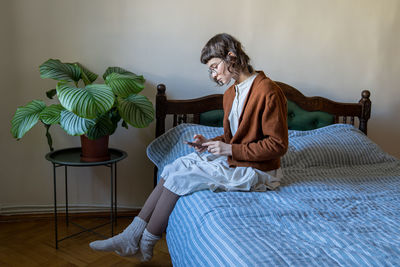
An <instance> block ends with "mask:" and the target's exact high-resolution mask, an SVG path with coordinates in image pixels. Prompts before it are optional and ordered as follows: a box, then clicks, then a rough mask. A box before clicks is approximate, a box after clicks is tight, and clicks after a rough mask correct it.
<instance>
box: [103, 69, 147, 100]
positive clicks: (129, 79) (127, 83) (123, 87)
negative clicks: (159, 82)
mask: <svg viewBox="0 0 400 267" xmlns="http://www.w3.org/2000/svg"><path fill="white" fill-rule="evenodd" d="M105 82H106V84H107V85H108V86H110V87H111V88H112V89H113V92H114V94H116V95H117V96H119V97H122V98H126V97H128V96H129V95H131V94H137V93H139V92H140V91H142V90H143V88H144V78H143V76H136V75H135V74H120V73H116V72H114V73H111V74H109V75H108V76H107V78H106V80H105Z"/></svg>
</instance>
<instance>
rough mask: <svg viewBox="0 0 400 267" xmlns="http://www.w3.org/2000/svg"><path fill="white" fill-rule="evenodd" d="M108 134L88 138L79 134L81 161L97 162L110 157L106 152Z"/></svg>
mask: <svg viewBox="0 0 400 267" xmlns="http://www.w3.org/2000/svg"><path fill="white" fill-rule="evenodd" d="M108 139H109V135H106V136H103V137H100V138H98V139H96V140H90V139H89V138H88V137H87V136H86V135H81V145H82V154H81V161H86V162H98V161H106V160H109V159H110V153H109V152H108Z"/></svg>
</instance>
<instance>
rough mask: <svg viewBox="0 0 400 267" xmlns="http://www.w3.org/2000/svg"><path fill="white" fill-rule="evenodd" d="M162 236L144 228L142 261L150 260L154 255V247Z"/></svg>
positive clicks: (141, 247)
mask: <svg viewBox="0 0 400 267" xmlns="http://www.w3.org/2000/svg"><path fill="white" fill-rule="evenodd" d="M160 239H161V236H156V235H153V234H152V233H150V232H149V231H147V229H144V232H143V235H142V239H140V253H141V254H142V255H141V261H149V260H151V258H152V257H153V248H154V245H155V244H156V243H157V241H158V240H160Z"/></svg>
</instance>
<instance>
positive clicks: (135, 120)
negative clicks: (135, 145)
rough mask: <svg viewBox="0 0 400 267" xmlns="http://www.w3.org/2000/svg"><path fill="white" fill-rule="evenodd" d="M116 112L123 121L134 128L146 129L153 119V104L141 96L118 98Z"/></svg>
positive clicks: (133, 95)
mask: <svg viewBox="0 0 400 267" xmlns="http://www.w3.org/2000/svg"><path fill="white" fill-rule="evenodd" d="M118 111H119V114H120V115H121V117H122V118H123V120H124V121H126V122H127V123H129V124H130V125H132V126H133V127H136V128H144V127H147V126H148V125H149V124H150V123H151V122H152V121H153V119H154V108H153V104H152V103H151V102H150V101H149V100H148V99H147V97H145V96H142V95H136V94H132V95H130V96H129V97H127V98H125V99H124V98H121V97H119V98H118Z"/></svg>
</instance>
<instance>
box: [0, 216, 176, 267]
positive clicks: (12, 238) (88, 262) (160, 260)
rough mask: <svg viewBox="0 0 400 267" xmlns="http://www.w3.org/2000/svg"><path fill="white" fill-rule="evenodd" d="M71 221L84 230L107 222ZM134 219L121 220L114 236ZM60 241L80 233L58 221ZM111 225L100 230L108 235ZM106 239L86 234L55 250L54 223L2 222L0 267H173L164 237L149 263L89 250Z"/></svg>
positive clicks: (84, 219)
mask: <svg viewBox="0 0 400 267" xmlns="http://www.w3.org/2000/svg"><path fill="white" fill-rule="evenodd" d="M71 221H74V222H76V223H79V224H81V225H82V226H84V227H93V226H96V225H98V224H99V223H101V222H105V219H93V218H73V219H72V220H71ZM131 221H132V218H126V217H125V218H124V217H122V218H118V223H117V226H116V230H115V233H119V232H121V231H122V230H123V229H125V227H126V226H127V225H128V224H129V223H130V222H131ZM58 225H59V227H58V228H59V239H60V238H62V237H63V236H66V235H70V234H73V233H76V232H79V231H80V228H78V227H76V226H74V225H71V224H70V225H69V227H68V228H67V227H66V223H65V220H61V219H59V224H58ZM110 228H111V227H110V225H106V226H104V227H102V228H99V229H97V230H96V231H98V232H99V233H102V234H104V235H109V234H110V232H111V230H110ZM98 239H103V238H101V237H99V236H97V235H94V234H93V233H89V232H85V233H82V234H80V235H78V236H76V237H73V238H69V239H66V240H64V241H62V242H60V243H59V245H58V246H59V248H58V249H55V241H54V221H53V220H50V219H46V220H44V219H41V220H38V219H35V220H25V221H6V222H0V266H172V264H171V259H170V257H169V253H168V248H167V244H166V241H165V236H163V239H162V240H160V241H159V242H158V243H157V244H156V247H155V249H154V256H153V259H152V260H151V261H150V262H147V263H141V262H140V260H138V259H136V258H125V257H120V256H118V255H117V254H115V253H113V252H97V251H93V250H92V249H90V247H89V243H90V242H91V241H94V240H98Z"/></svg>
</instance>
